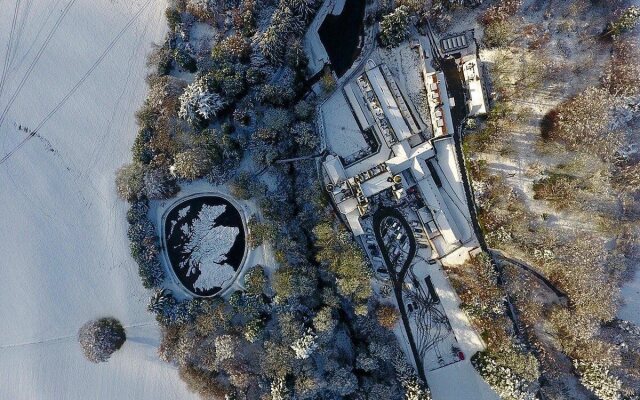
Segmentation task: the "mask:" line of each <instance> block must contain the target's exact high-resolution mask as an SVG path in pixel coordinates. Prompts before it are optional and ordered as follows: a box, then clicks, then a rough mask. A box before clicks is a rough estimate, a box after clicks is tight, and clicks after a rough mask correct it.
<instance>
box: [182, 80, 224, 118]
mask: <svg viewBox="0 0 640 400" xmlns="http://www.w3.org/2000/svg"><path fill="white" fill-rule="evenodd" d="M226 105H227V104H226V102H225V100H224V99H223V98H222V97H221V96H220V95H219V94H217V93H214V92H212V91H210V90H209V88H208V87H207V84H206V82H205V81H204V80H203V79H202V78H198V79H196V80H195V81H194V82H193V83H192V84H190V85H189V86H187V87H186V89H185V91H184V93H183V94H182V95H181V96H180V109H179V110H178V117H180V118H182V119H184V120H186V121H188V122H190V123H192V124H197V123H198V122H199V119H201V118H203V119H205V120H207V119H211V118H213V117H215V116H217V115H218V113H219V112H220V111H222V110H223V109H224V108H225V107H226Z"/></svg>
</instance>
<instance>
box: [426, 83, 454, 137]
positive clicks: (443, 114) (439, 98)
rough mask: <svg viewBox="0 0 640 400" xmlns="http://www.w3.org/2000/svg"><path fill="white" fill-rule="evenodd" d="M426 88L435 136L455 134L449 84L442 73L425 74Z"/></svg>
mask: <svg viewBox="0 0 640 400" xmlns="http://www.w3.org/2000/svg"><path fill="white" fill-rule="evenodd" d="M424 86H425V89H427V102H428V103H429V116H430V117H431V126H432V128H433V136H434V137H438V136H445V135H452V134H453V133H454V128H453V119H452V118H451V107H453V105H452V104H451V103H450V100H449V93H448V91H447V83H446V80H445V78H444V73H442V72H430V73H425V74H424Z"/></svg>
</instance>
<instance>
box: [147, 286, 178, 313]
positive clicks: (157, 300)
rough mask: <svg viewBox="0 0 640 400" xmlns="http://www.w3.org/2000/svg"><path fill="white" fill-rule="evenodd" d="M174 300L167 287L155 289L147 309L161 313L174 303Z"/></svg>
mask: <svg viewBox="0 0 640 400" xmlns="http://www.w3.org/2000/svg"><path fill="white" fill-rule="evenodd" d="M175 303H176V300H175V298H174V297H173V295H172V293H171V290H169V289H156V290H155V291H154V292H153V294H152V295H151V297H150V298H149V303H148V304H147V310H149V311H151V312H152V313H154V314H158V315H162V314H164V313H165V312H166V311H167V309H168V308H171V307H173V306H174V305H175Z"/></svg>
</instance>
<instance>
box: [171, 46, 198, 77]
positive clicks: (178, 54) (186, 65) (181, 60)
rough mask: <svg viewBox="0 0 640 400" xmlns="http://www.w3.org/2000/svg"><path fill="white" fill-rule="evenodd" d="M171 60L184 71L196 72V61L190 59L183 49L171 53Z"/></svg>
mask: <svg viewBox="0 0 640 400" xmlns="http://www.w3.org/2000/svg"><path fill="white" fill-rule="evenodd" d="M173 59H174V60H176V63H178V65H179V66H181V67H182V68H183V69H184V70H186V71H189V72H192V73H193V72H196V71H197V70H198V67H197V65H196V60H195V59H194V58H193V57H191V55H190V54H189V53H187V52H186V51H185V50H184V49H181V48H178V49H176V50H175V51H174V52H173Z"/></svg>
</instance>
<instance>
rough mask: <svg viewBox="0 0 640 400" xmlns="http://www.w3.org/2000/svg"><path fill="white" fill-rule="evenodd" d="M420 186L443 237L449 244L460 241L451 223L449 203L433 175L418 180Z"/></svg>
mask: <svg viewBox="0 0 640 400" xmlns="http://www.w3.org/2000/svg"><path fill="white" fill-rule="evenodd" d="M418 188H419V189H420V193H421V194H422V197H423V199H424V201H425V203H426V204H427V207H428V208H429V210H430V211H431V214H432V215H433V219H434V221H435V223H436V225H437V226H438V229H439V230H440V234H441V235H442V238H443V239H444V240H445V242H447V243H448V244H456V243H458V237H457V234H456V232H455V231H454V227H453V226H452V225H451V224H450V221H451V213H450V212H449V208H448V207H447V204H446V203H445V202H444V200H443V199H442V195H441V194H440V191H439V190H438V188H437V187H436V184H435V182H434V181H433V178H432V177H431V175H425V178H424V179H423V180H421V181H420V182H418Z"/></svg>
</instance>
